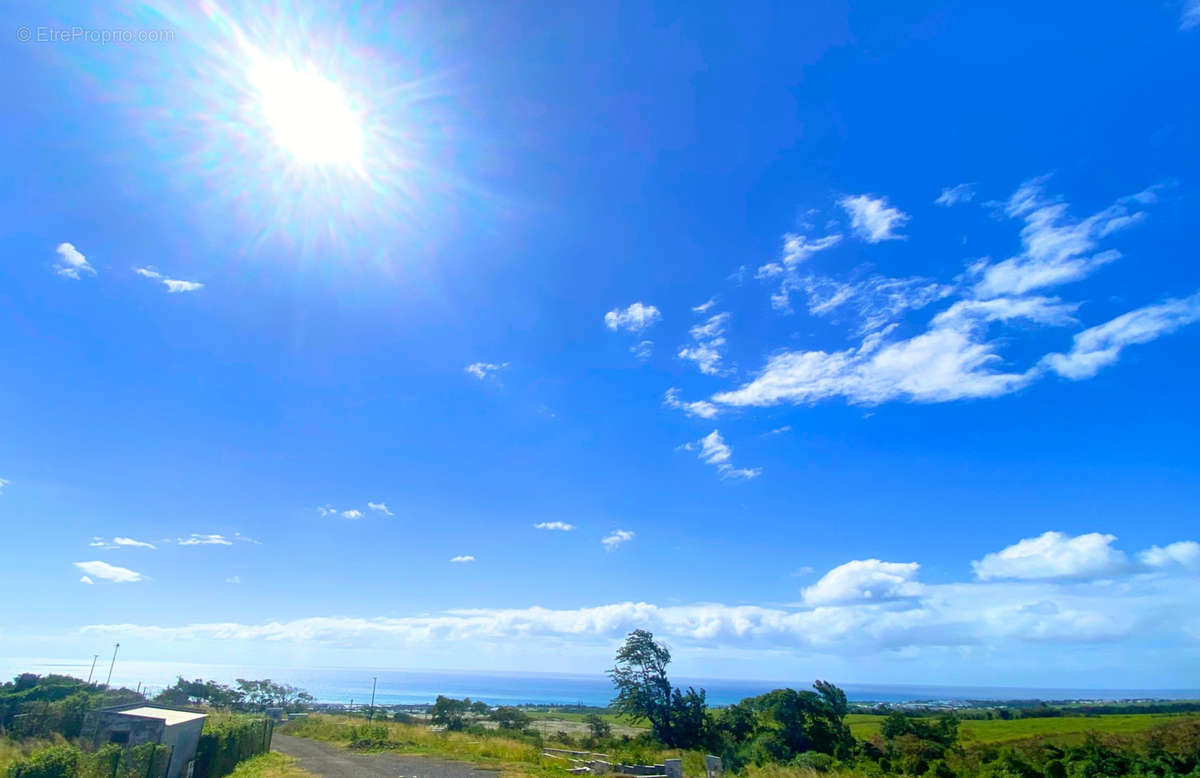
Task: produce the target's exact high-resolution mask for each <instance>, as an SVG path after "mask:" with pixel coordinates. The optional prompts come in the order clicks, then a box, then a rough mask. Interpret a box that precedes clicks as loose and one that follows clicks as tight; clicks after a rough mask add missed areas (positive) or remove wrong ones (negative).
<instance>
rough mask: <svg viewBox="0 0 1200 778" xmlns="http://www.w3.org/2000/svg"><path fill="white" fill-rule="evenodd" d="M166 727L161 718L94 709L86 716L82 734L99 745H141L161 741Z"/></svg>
mask: <svg viewBox="0 0 1200 778" xmlns="http://www.w3.org/2000/svg"><path fill="white" fill-rule="evenodd" d="M164 729H165V724H164V723H163V722H162V721H160V720H159V719H143V718H138V717H137V716H122V715H121V714H120V713H118V712H116V711H103V710H94V711H92V712H90V713H88V714H87V715H86V716H84V718H83V729H82V730H81V732H80V734H81V735H82V736H83V737H86V738H89V739H91V740H93V741H94V742H95V743H96V745H97V746H103V745H107V744H108V743H120V744H121V745H124V746H140V745H142V744H143V743H158V742H160V741H161V739H162V736H163V730H164Z"/></svg>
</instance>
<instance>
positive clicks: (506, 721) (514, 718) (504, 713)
mask: <svg viewBox="0 0 1200 778" xmlns="http://www.w3.org/2000/svg"><path fill="white" fill-rule="evenodd" d="M489 718H491V720H492V721H494V722H496V726H498V727H500V729H513V730H522V729H525V728H526V727H528V726H529V723H530V722H531V721H533V719H531V718H530V716H529V714H528V713H526V712H525V711H523V710H521V709H520V708H513V707H511V706H508V705H501V706H500V707H499V708H496V709H495V710H494V711H492V712H491V714H490V715H489Z"/></svg>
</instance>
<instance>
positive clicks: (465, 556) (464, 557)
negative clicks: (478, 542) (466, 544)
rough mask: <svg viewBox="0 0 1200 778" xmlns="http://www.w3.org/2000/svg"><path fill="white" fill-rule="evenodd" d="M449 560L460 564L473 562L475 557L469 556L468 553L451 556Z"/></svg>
mask: <svg viewBox="0 0 1200 778" xmlns="http://www.w3.org/2000/svg"><path fill="white" fill-rule="evenodd" d="M450 561H451V562H454V563H456V564H462V563H463V562H474V561H475V557H473V556H471V555H470V554H463V555H461V556H456V557H451V558H450Z"/></svg>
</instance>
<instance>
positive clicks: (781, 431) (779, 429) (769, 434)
mask: <svg viewBox="0 0 1200 778" xmlns="http://www.w3.org/2000/svg"><path fill="white" fill-rule="evenodd" d="M791 431H792V425H790V424H785V425H783V426H782V427H776V428H775V429H773V430H769V431H767V432H764V433H763V435H762V436H763V437H764V438H772V437H775V436H776V435H783V434H785V433H788V432H791Z"/></svg>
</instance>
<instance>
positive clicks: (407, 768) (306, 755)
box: [271, 734, 500, 778]
mask: <svg viewBox="0 0 1200 778" xmlns="http://www.w3.org/2000/svg"><path fill="white" fill-rule="evenodd" d="M271 748H272V750H275V751H278V752H280V753H281V754H287V755H288V756H290V757H294V758H295V759H296V764H297V766H299V767H300V769H302V770H307V771H308V772H310V773H313V774H314V775H318V776H321V778H497V777H498V776H499V775H500V773H499V771H498V770H494V769H488V768H484V767H477V766H475V765H473V764H469V763H467V762H451V761H449V760H445V759H433V758H430V757H424V756H410V755H407V754H394V753H390V752H387V751H383V752H379V753H367V754H359V753H355V752H353V751H348V750H346V749H344V748H339V747H338V746H335V745H332V744H330V743H322V742H320V741H317V740H308V739H307V738H302V737H288V736H287V735H278V734H277V735H275V736H274V737H273V738H271Z"/></svg>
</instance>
